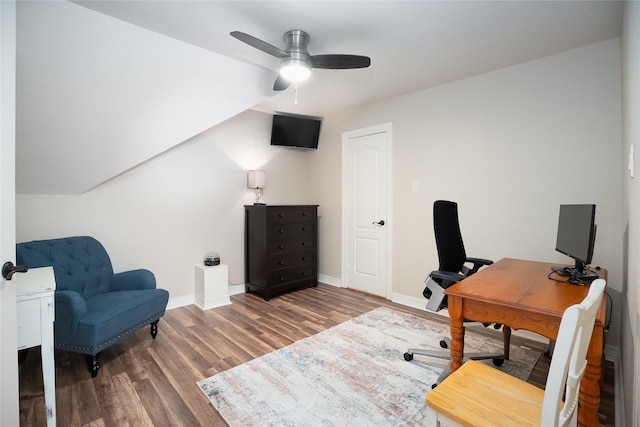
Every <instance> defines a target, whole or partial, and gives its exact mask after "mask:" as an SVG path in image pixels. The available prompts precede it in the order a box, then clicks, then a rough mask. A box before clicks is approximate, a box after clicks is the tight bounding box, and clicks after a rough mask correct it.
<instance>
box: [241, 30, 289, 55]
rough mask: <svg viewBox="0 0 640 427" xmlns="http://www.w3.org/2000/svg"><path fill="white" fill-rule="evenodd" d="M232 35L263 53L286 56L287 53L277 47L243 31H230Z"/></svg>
mask: <svg viewBox="0 0 640 427" xmlns="http://www.w3.org/2000/svg"><path fill="white" fill-rule="evenodd" d="M230 34H231V35H232V36H233V37H235V38H237V39H238V40H240V41H241V42H244V43H246V44H248V45H249V46H251V47H255V48H256V49H259V50H261V51H263V52H265V53H268V54H269V55H273V56H275V57H276V58H282V57H283V56H286V55H287V54H286V53H285V52H284V51H283V50H282V49H279V48H277V47H275V46H273V45H271V44H269V43H267V42H264V41H262V40H260V39H257V38H255V37H253V36H250V35H249V34H247V33H243V32H241V31H232V32H231V33H230Z"/></svg>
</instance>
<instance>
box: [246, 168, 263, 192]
mask: <svg viewBox="0 0 640 427" xmlns="http://www.w3.org/2000/svg"><path fill="white" fill-rule="evenodd" d="M266 181H267V174H266V172H265V171H263V170H253V171H249V172H247V187H248V188H265V183H266Z"/></svg>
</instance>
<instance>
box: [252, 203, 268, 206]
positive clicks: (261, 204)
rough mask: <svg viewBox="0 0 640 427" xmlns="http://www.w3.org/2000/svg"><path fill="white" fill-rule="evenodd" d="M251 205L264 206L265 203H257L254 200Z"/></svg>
mask: <svg viewBox="0 0 640 427" xmlns="http://www.w3.org/2000/svg"><path fill="white" fill-rule="evenodd" d="M253 205H254V206H265V205H266V203H258V202H255V203H254V204H253Z"/></svg>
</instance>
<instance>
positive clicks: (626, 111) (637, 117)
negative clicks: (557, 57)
mask: <svg viewBox="0 0 640 427" xmlns="http://www.w3.org/2000/svg"><path fill="white" fill-rule="evenodd" d="M622 58H623V61H622V90H623V94H624V95H623V98H622V108H623V113H622V142H623V144H622V153H623V156H622V176H623V178H622V189H623V210H622V225H623V232H624V236H625V241H624V250H625V253H624V257H623V259H624V261H625V263H624V268H623V270H624V272H625V275H624V276H623V292H622V295H623V301H625V303H624V304H622V307H621V309H622V315H621V319H620V323H621V329H622V336H623V337H626V338H627V339H625V338H623V339H622V340H621V344H620V351H621V360H622V370H623V372H625V373H626V374H625V375H624V376H623V377H622V378H620V379H621V380H622V382H623V384H622V385H623V390H624V402H625V413H624V416H625V418H624V420H626V421H627V422H626V425H636V426H639V425H640V410H639V408H638V402H639V401H640V349H639V348H638V346H639V345H640V343H639V340H638V335H640V298H638V296H639V295H640V265H639V264H640V262H639V260H640V222H639V221H638V218H640V153H639V151H638V150H639V149H640V2H636V1H632V2H626V3H625V14H624V25H623V36H622ZM631 145H633V146H634V156H633V157H634V177H633V178H631V177H630V176H629V173H628V171H627V165H628V163H627V162H628V159H629V156H628V153H629V149H630V146H631ZM634 372H635V375H632V374H633V373H634ZM634 378H635V384H634ZM616 416H618V414H616ZM616 419H617V418H616ZM633 420H635V422H633ZM621 425H622V424H621Z"/></svg>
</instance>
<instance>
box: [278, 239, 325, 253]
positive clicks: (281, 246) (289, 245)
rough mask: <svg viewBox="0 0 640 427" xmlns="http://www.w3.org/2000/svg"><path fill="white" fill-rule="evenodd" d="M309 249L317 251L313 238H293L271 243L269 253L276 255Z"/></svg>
mask: <svg viewBox="0 0 640 427" xmlns="http://www.w3.org/2000/svg"><path fill="white" fill-rule="evenodd" d="M307 249H315V240H314V239H313V237H293V238H291V239H285V240H272V241H270V242H269V252H270V253H271V254H274V255H276V254H280V253H283V252H291V251H300V250H307Z"/></svg>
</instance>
